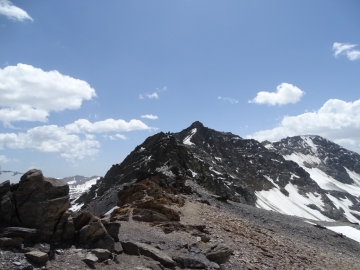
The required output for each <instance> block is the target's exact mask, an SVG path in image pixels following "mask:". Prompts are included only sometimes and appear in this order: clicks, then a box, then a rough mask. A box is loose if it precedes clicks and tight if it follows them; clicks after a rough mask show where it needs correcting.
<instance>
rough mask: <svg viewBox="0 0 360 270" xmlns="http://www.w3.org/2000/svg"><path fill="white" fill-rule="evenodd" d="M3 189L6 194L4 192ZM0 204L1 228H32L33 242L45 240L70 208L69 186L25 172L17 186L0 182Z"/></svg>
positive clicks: (31, 171) (36, 173)
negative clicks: (34, 234)
mask: <svg viewBox="0 0 360 270" xmlns="http://www.w3.org/2000/svg"><path fill="white" fill-rule="evenodd" d="M5 187H6V189H7V192H6V193H5ZM2 190H3V192H2V193H3V194H4V193H5V195H3V196H2V198H1V205H0V209H1V212H0V220H1V221H2V222H1V223H0V224H1V227H8V226H16V227H25V228H34V229H36V230H37V232H36V239H38V240H39V241H49V240H50V239H51V237H52V235H53V233H54V231H55V229H56V227H57V226H59V225H60V226H61V225H63V224H59V223H60V221H61V218H62V216H63V214H64V213H65V212H66V211H67V209H68V208H69V205H70V201H69V196H68V194H69V187H68V185H67V184H66V183H64V182H62V181H59V180H57V179H53V178H45V177H44V176H43V174H42V172H41V171H40V170H35V169H34V170H30V171H28V172H27V173H25V174H24V175H23V176H22V177H21V178H20V182H19V183H18V184H15V185H12V186H10V185H9V184H7V183H6V182H5V184H4V183H3V188H2Z"/></svg>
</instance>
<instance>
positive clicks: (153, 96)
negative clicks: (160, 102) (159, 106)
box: [139, 92, 159, 99]
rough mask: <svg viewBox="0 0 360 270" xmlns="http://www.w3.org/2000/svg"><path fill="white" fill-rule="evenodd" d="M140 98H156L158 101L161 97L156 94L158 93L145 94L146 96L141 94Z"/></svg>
mask: <svg viewBox="0 0 360 270" xmlns="http://www.w3.org/2000/svg"><path fill="white" fill-rule="evenodd" d="M139 98H140V99H144V98H150V99H152V98H155V99H158V98H159V95H158V93H156V92H154V93H151V94H147V93H145V94H140V95H139Z"/></svg>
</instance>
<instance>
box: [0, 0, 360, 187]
mask: <svg viewBox="0 0 360 270" xmlns="http://www.w3.org/2000/svg"><path fill="white" fill-rule="evenodd" d="M358 14H360V3H359V2H358V1H331V0H330V1H329V0H326V1H325V0H319V1H310V0H309V1H307V0H304V1H238V0H236V1H211V0H206V1H205V0H196V1H175V0H174V1H168V0H157V1H155V0H154V1H148V0H143V1H137V0H131V1H115V0H112V1H106V2H100V1H89V0H86V1H85V0H78V1H70V0H63V1H38V0H32V1H25V0H18V1H8V0H0V122H1V124H0V165H1V168H2V170H13V171H20V172H25V171H27V170H28V169H30V168H39V169H41V170H43V172H44V174H45V175H46V176H53V177H64V176H69V175H74V174H82V175H87V176H90V175H100V176H102V175H104V174H105V173H106V171H107V170H108V169H109V168H110V167H111V165H112V164H115V163H119V162H121V161H122V160H123V159H124V158H125V157H126V156H127V155H128V154H129V153H130V152H131V151H132V150H133V149H134V147H135V146H137V145H139V144H141V143H142V142H143V141H144V140H145V139H146V138H147V137H148V136H150V135H153V134H155V133H156V132H159V131H164V132H168V131H171V132H178V131H180V130H182V129H184V128H186V127H188V126H189V125H190V124H191V123H192V122H194V121H196V120H198V121H201V122H202V123H203V124H204V125H205V126H207V127H210V128H213V129H216V130H220V131H230V132H233V133H235V134H237V135H240V136H241V137H244V138H255V139H258V140H260V141H262V140H265V139H268V140H278V139H280V138H283V137H286V136H294V135H300V134H316V135H321V136H324V137H326V138H328V139H330V140H332V141H335V142H337V143H339V144H341V145H343V146H344V147H346V148H348V149H351V150H354V151H357V152H360V96H359V95H360V94H359V93H360V91H359V90H360V89H359V86H360V45H357V44H360V36H359V25H360V17H359V16H358ZM9 176H10V175H9V174H2V175H0V181H3V180H6V179H8V178H10V177H9ZM18 177H19V176H17V177H16V178H14V179H15V180H16V179H18Z"/></svg>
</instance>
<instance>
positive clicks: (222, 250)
mask: <svg viewBox="0 0 360 270" xmlns="http://www.w3.org/2000/svg"><path fill="white" fill-rule="evenodd" d="M232 253H233V250H232V249H230V248H228V247H226V246H224V245H223V244H216V245H214V246H212V247H211V248H210V249H209V250H207V252H206V258H208V259H209V260H210V261H213V262H216V263H218V264H222V263H225V262H226V261H227V260H229V258H230V255H231V254H232Z"/></svg>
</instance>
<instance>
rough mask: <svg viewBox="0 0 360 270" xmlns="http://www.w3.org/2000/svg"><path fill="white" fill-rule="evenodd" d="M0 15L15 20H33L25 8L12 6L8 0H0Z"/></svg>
mask: <svg viewBox="0 0 360 270" xmlns="http://www.w3.org/2000/svg"><path fill="white" fill-rule="evenodd" d="M0 15H4V16H6V17H8V18H9V19H12V20H17V21H25V20H30V21H32V20H33V19H32V18H31V17H30V16H29V15H28V14H27V12H26V11H25V10H23V9H21V8H18V7H17V6H14V5H13V4H12V3H11V2H10V1H9V0H0Z"/></svg>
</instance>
